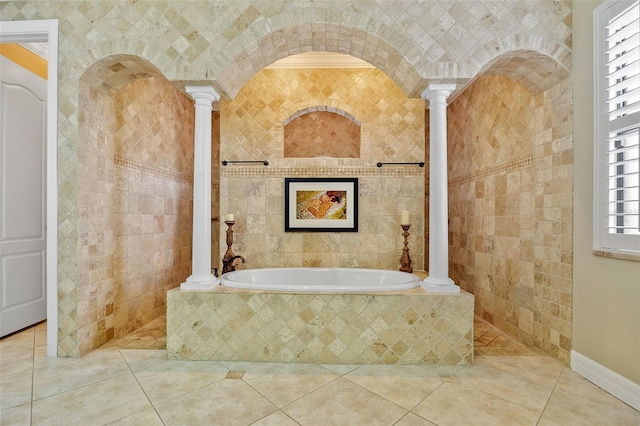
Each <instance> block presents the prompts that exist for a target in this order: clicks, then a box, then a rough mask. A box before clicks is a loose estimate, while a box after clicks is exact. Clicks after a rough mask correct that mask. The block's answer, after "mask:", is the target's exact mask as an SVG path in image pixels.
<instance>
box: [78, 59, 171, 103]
mask: <svg viewBox="0 0 640 426" xmlns="http://www.w3.org/2000/svg"><path fill="white" fill-rule="evenodd" d="M163 76H164V74H163V73H162V72H161V71H160V70H159V69H158V68H157V67H156V66H155V65H153V64H152V63H151V62H149V61H147V60H146V59H143V58H141V57H139V56H134V55H129V54H117V55H109V56H106V57H104V58H102V59H99V60H98V61H96V62H94V63H93V64H92V65H90V66H89V67H87V69H86V70H85V71H84V72H83V73H82V75H81V76H80V80H79V82H80V86H86V87H91V88H93V89H95V90H98V91H100V92H101V93H102V94H105V95H113V94H114V93H117V92H118V91H119V90H120V89H122V88H123V87H124V86H126V85H127V84H129V83H131V82H132V81H134V80H136V79H138V78H146V77H163Z"/></svg>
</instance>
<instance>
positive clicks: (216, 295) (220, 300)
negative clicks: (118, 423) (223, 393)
mask: <svg viewBox="0 0 640 426" xmlns="http://www.w3.org/2000/svg"><path fill="white" fill-rule="evenodd" d="M167 354H168V357H169V359H184V360H220V361H221V360H227V361H266V362H297V363H317V364H439V365H471V363H472V361H473V296H472V295H470V294H468V293H465V292H461V293H460V294H456V295H442V294H439V295H438V294H428V293H427V292H426V291H424V290H422V289H420V288H417V289H414V290H408V291H404V292H393V293H380V294H374V293H371V294H326V293H306V294H305V293H282V292H259V291H254V290H235V289H227V288H225V287H216V288H215V289H214V290H212V291H185V290H179V289H175V290H171V291H169V292H168V293H167Z"/></svg>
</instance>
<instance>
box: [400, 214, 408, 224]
mask: <svg viewBox="0 0 640 426" xmlns="http://www.w3.org/2000/svg"><path fill="white" fill-rule="evenodd" d="M408 224H409V210H402V217H401V219H400V225H408Z"/></svg>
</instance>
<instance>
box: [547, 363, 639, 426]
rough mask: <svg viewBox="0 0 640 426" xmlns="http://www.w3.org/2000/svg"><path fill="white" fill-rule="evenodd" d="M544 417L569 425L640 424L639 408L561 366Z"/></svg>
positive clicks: (607, 425) (608, 425)
mask: <svg viewBox="0 0 640 426" xmlns="http://www.w3.org/2000/svg"><path fill="white" fill-rule="evenodd" d="M543 414H544V417H545V419H546V421H551V420H553V421H558V422H564V423H567V424H570V425H575V426H579V425H606V426H610V425H625V426H626V425H634V426H635V425H640V412H638V411H636V410H634V409H633V408H631V407H630V406H628V405H627V404H625V403H624V402H622V401H620V400H618V399H617V398H615V397H613V396H612V395H610V394H608V393H607V392H605V391H603V390H602V389H600V388H598V387H597V386H595V385H592V384H591V383H590V382H589V381H587V380H586V379H584V378H582V377H580V376H579V375H578V374H577V373H575V372H573V371H571V370H569V369H564V370H563V371H562V374H561V376H560V379H559V380H558V384H557V386H556V388H555V390H554V392H553V394H552V395H551V399H550V400H549V404H548V405H547V407H546V409H545V410H544V413H543Z"/></svg>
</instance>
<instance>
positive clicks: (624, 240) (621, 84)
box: [594, 0, 640, 252]
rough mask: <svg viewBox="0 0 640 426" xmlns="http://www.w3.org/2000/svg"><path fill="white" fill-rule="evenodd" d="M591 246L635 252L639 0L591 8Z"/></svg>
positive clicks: (639, 216) (639, 182) (639, 223)
mask: <svg viewBox="0 0 640 426" xmlns="http://www.w3.org/2000/svg"><path fill="white" fill-rule="evenodd" d="M595 23H596V28H595V35H596V37H595V38H596V40H595V41H596V49H595V52H596V58H595V63H596V164H595V167H596V170H595V172H596V173H595V178H596V182H595V190H596V197H595V199H596V206H595V220H594V227H595V229H594V236H595V238H594V246H595V248H596V249H599V250H601V249H605V250H622V251H638V252H640V155H639V154H640V2H639V1H638V0H635V1H632V0H619V1H605V2H604V3H603V5H602V6H601V7H599V8H598V9H597V10H596V20H595Z"/></svg>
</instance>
